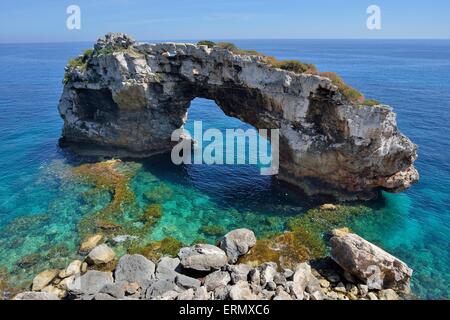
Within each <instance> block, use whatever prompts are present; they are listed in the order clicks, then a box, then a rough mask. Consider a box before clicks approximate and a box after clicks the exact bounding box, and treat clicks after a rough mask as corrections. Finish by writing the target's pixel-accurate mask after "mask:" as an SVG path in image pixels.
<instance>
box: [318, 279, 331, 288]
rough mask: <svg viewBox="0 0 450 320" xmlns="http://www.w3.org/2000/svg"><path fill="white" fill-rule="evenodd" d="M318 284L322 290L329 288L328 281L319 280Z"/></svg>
mask: <svg viewBox="0 0 450 320" xmlns="http://www.w3.org/2000/svg"><path fill="white" fill-rule="evenodd" d="M319 283H320V286H321V287H322V288H329V287H330V282H329V281H328V280H325V279H320V280H319Z"/></svg>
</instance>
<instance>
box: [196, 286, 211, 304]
mask: <svg viewBox="0 0 450 320" xmlns="http://www.w3.org/2000/svg"><path fill="white" fill-rule="evenodd" d="M211 294H213V293H212V292H211ZM211 294H209V293H208V291H207V290H206V288H205V287H200V288H197V289H196V290H195V293H194V300H198V301H205V300H210V299H211V298H212V295H211Z"/></svg>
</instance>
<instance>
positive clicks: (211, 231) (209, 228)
mask: <svg viewBox="0 0 450 320" xmlns="http://www.w3.org/2000/svg"><path fill="white" fill-rule="evenodd" d="M200 232H201V233H203V234H205V235H207V236H221V235H224V234H225V232H226V230H225V228H224V227H222V226H219V225H206V226H202V227H201V228H200Z"/></svg>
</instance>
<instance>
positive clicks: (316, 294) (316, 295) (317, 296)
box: [309, 291, 323, 301]
mask: <svg viewBox="0 0 450 320" xmlns="http://www.w3.org/2000/svg"><path fill="white" fill-rule="evenodd" d="M309 298H310V300H315V301H319V300H323V294H322V292H320V291H314V292H313V293H310V294H309Z"/></svg>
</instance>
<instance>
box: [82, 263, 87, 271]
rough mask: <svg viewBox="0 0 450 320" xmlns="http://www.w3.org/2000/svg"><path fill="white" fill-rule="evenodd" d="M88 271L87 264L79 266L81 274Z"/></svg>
mask: <svg viewBox="0 0 450 320" xmlns="http://www.w3.org/2000/svg"><path fill="white" fill-rule="evenodd" d="M87 270H88V264H87V263H86V262H83V263H82V264H81V273H86V272H87Z"/></svg>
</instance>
